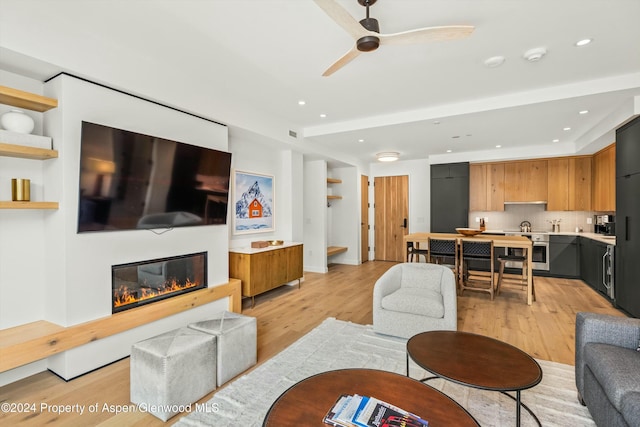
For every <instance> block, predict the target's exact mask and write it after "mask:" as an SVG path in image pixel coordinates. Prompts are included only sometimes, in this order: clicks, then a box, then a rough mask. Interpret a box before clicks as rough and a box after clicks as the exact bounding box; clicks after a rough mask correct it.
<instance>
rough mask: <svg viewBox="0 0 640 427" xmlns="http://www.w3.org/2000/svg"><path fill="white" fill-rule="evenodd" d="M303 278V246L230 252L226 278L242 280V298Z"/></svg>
mask: <svg viewBox="0 0 640 427" xmlns="http://www.w3.org/2000/svg"><path fill="white" fill-rule="evenodd" d="M302 276H303V273H302V243H295V242H289V243H287V242H285V243H284V244H283V245H279V246H269V247H266V248H262V249H255V248H235V249H229V277H233V278H235V279H240V280H241V281H242V296H244V297H252V298H253V297H255V296H256V295H258V294H261V293H263V292H266V291H269V290H271V289H274V288H277V287H278V286H281V285H284V284H285V283H289V282H292V281H294V280H300V279H301V278H302Z"/></svg>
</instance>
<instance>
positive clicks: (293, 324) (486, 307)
mask: <svg viewBox="0 0 640 427" xmlns="http://www.w3.org/2000/svg"><path fill="white" fill-rule="evenodd" d="M392 265H393V263H388V262H367V263H365V264H363V265H361V266H349V265H334V266H331V267H330V269H329V273H327V274H318V273H305V280H304V282H303V283H302V286H301V288H300V289H298V288H297V287H296V286H283V287H280V288H278V289H275V290H273V291H271V292H269V293H267V294H263V295H260V296H258V297H256V303H255V307H254V308H251V307H250V304H249V301H248V300H247V301H245V303H244V304H243V313H244V314H246V315H249V316H255V317H257V319H258V363H259V364H260V363H262V362H264V361H265V360H267V359H269V358H271V357H272V356H274V355H275V354H277V353H278V352H280V351H281V350H283V349H284V348H285V347H287V346H288V345H290V344H291V343H293V342H294V341H296V340H297V339H298V338H300V337H301V336H303V335H304V334H306V333H307V332H309V331H310V330H311V329H313V328H314V327H316V326H317V325H319V324H320V323H321V322H322V321H323V320H324V319H325V318H327V317H335V318H337V319H340V320H345V321H351V322H354V323H361V324H370V323H371V322H372V309H371V306H372V289H373V285H374V283H375V280H376V279H377V278H378V277H379V276H380V275H381V274H382V273H383V272H384V271H386V270H387V269H388V268H389V267H391V266H392ZM535 286H536V294H537V301H536V302H534V303H533V305H532V306H527V305H526V297H525V293H524V291H521V290H519V289H503V291H502V292H501V294H500V296H498V297H496V298H495V300H494V301H490V300H489V295H488V294H487V293H482V292H471V291H465V293H464V295H463V296H461V297H459V298H458V329H459V330H462V331H468V332H474V333H479V334H483V335H488V336H491V337H495V338H498V339H500V340H503V341H506V342H508V343H511V344H513V345H515V346H517V347H519V348H520V349H522V350H523V351H525V352H527V353H529V354H530V355H532V356H533V357H535V358H539V359H545V360H552V361H556V362H561V363H566V364H573V363H574V328H575V314H576V313H577V312H578V311H593V312H598V313H608V314H613V315H618V316H622V315H623V314H622V313H620V312H619V311H618V310H616V309H614V308H613V307H612V306H611V304H610V303H609V302H607V301H606V300H605V299H604V298H603V297H601V296H600V295H598V294H597V293H596V292H595V291H593V290H592V289H591V288H589V287H588V286H586V285H585V284H584V283H583V282H582V281H580V280H565V279H550V278H543V277H536V279H535ZM210 397H211V394H210V395H208V396H206V397H205V398H203V399H202V400H201V402H204V401H206V400H208V399H209V398H210ZM4 402H15V403H27V404H35V406H36V411H34V412H28V413H22V414H16V413H9V414H7V413H2V412H0V424H1V425H24V426H42V425H46V424H51V425H56V426H58V425H65V426H66V425H69V426H89V425H100V426H125V425H126V426H157V425H163V423H162V422H161V421H160V420H158V419H157V418H155V417H154V416H152V415H149V414H146V413H142V412H129V413H120V414H116V413H115V412H114V409H112V408H109V407H107V408H106V410H104V409H105V405H121V407H127V405H129V359H128V358H126V359H123V360H121V361H118V362H115V363H113V364H111V365H109V366H106V367H104V368H101V369H98V370H96V371H94V372H91V373H89V374H86V375H84V376H82V377H79V378H76V379H74V380H72V381H69V382H65V381H63V380H62V379H60V378H59V377H57V376H56V375H54V374H52V373H49V372H43V373H40V374H37V375H34V376H32V377H30V378H27V379H24V380H21V381H18V382H16V383H13V384H10V385H7V386H4V387H1V388H0V403H4ZM95 404H98V410H97V411H96V412H94V413H88V408H89V406H90V405H95ZM55 405H85V408H86V409H85V413H84V414H83V415H80V414H78V413H77V412H69V411H67V412H66V413H61V414H56V413H55V412H54V409H56V406H55ZM114 408H115V406H114ZM41 409H44V410H42V411H41ZM57 409H65V408H60V407H58V408H57ZM180 416H181V415H178V416H176V417H174V418H172V419H171V420H170V421H169V422H168V423H167V425H170V424H172V423H174V422H175V421H177V420H178V419H179V417H180Z"/></svg>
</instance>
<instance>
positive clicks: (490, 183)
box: [469, 163, 504, 211]
mask: <svg viewBox="0 0 640 427" xmlns="http://www.w3.org/2000/svg"><path fill="white" fill-rule="evenodd" d="M469 210H471V211H504V164H503V163H477V164H472V165H469Z"/></svg>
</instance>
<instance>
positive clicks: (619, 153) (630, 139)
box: [614, 118, 640, 317]
mask: <svg viewBox="0 0 640 427" xmlns="http://www.w3.org/2000/svg"><path fill="white" fill-rule="evenodd" d="M615 257H616V260H615V276H614V289H615V303H616V306H617V307H618V308H621V309H622V310H624V311H626V312H627V313H629V314H631V315H632V316H634V317H640V281H639V278H640V118H635V119H634V120H632V121H631V122H629V123H627V124H626V125H624V126H622V127H621V128H620V129H618V130H616V249H615Z"/></svg>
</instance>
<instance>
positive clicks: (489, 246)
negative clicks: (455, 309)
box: [460, 239, 494, 301]
mask: <svg viewBox="0 0 640 427" xmlns="http://www.w3.org/2000/svg"><path fill="white" fill-rule="evenodd" d="M469 261H485V262H488V263H489V264H490V269H489V270H490V275H489V276H486V275H481V274H479V273H477V272H475V273H473V274H471V273H470V271H469V268H468V264H469ZM460 265H461V273H460V294H462V292H464V291H465V289H469V290H472V291H482V292H488V293H489V295H490V296H491V301H493V293H494V277H493V276H494V262H493V240H489V241H478V240H475V239H473V240H472V239H461V240H460ZM472 277H473V278H472ZM479 285H480V286H479ZM483 285H488V286H486V287H485V286H483Z"/></svg>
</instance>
